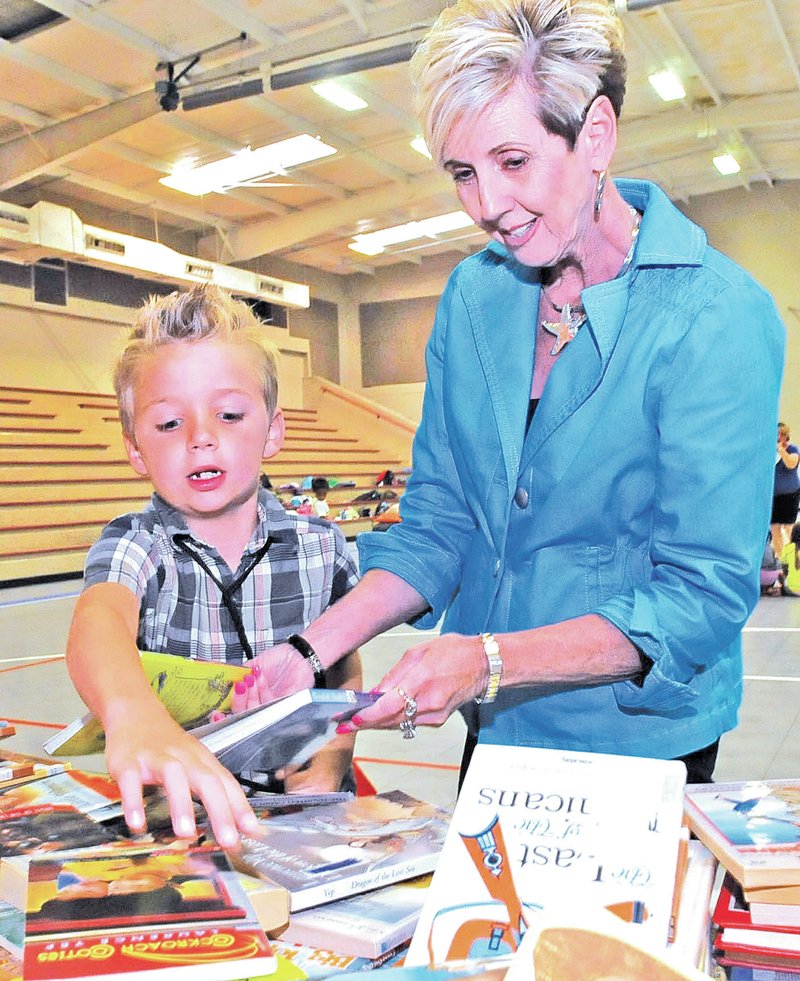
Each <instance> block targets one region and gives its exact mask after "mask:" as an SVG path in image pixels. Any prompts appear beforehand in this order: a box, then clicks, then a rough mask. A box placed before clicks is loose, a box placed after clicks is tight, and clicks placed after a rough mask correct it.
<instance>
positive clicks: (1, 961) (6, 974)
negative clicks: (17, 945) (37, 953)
mask: <svg viewBox="0 0 800 981" xmlns="http://www.w3.org/2000/svg"><path fill="white" fill-rule="evenodd" d="M0 981H23V978H22V960H21V958H19V957H17V955H16V954H12V953H11V952H10V951H8V950H0Z"/></svg>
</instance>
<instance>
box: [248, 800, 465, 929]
mask: <svg viewBox="0 0 800 981" xmlns="http://www.w3.org/2000/svg"><path fill="white" fill-rule="evenodd" d="M449 819H450V815H449V814H448V813H447V812H446V811H444V810H442V809H440V808H438V807H435V806H434V805H433V804H426V803H425V802H423V801H421V800H417V799H416V798H414V797H410V796H409V795H408V794H405V793H403V792H402V791H399V790H393V791H389V792H386V793H382V794H373V795H370V796H366V797H354V798H353V799H352V800H349V801H345V802H343V803H340V804H329V805H327V806H325V807H313V808H310V809H307V810H304V811H298V812H294V813H292V814H273V815H271V816H269V817H265V818H261V819H260V820H259V831H258V834H257V835H245V836H243V837H242V846H241V849H240V850H239V851H238V852H235V853H231V859H232V861H233V862H234V863H235V864H236V865H237V867H239V868H241V870H242V871H244V872H248V873H250V874H251V875H258V876H263V877H264V878H267V879H270V880H272V881H273V882H277V883H278V884H279V885H282V886H285V888H286V889H288V891H289V907H290V909H291V911H292V912H293V913H294V912H296V911H298V910H303V909H308V908H309V907H311V906H317V905H319V904H320V903H328V902H332V901H333V900H335V899H341V898H343V897H345V896H351V895H353V894H355V893H361V892H366V891H368V890H370V889H376V888H378V887H379V886H385V885H389V884H391V883H394V882H400V881H402V880H405V879H412V878H414V876H418V875H422V874H423V873H425V872H431V871H433V868H434V866H435V865H436V861H437V859H438V857H439V852H440V851H441V848H442V842H443V841H444V837H445V833H446V831H447V825H448V822H449Z"/></svg>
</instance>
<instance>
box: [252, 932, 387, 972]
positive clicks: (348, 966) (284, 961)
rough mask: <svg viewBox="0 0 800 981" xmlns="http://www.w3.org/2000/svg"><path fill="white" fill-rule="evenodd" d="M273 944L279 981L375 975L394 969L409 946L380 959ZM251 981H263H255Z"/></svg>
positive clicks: (307, 947) (382, 955)
mask: <svg viewBox="0 0 800 981" xmlns="http://www.w3.org/2000/svg"><path fill="white" fill-rule="evenodd" d="M271 943H272V949H273V951H274V952H275V956H276V958H277V961H278V968H277V971H276V973H275V981H282V979H285V981H289V979H292V981H295V979H308V981H320V979H322V978H330V977H337V976H338V975H340V974H351V973H355V972H358V973H363V972H364V971H374V970H376V969H377V968H379V967H390V966H391V965H392V964H393V963H395V961H397V960H399V959H400V958H401V957H402V956H403V954H404V953H405V946H403V947H400V948H398V949H397V950H392V951H388V952H387V953H384V954H381V955H379V956H378V957H356V956H355V955H353V954H342V953H337V952H336V951H334V950H325V949H324V948H322V947H311V946H307V945H305V944H294V943H287V942H286V941H285V940H284V939H283V938H280V939H278V940H272V941H271ZM392 977H394V975H392ZM251 981H260V979H258V978H251Z"/></svg>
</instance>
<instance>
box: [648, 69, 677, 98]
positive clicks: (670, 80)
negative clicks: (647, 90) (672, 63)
mask: <svg viewBox="0 0 800 981" xmlns="http://www.w3.org/2000/svg"><path fill="white" fill-rule="evenodd" d="M647 81H648V82H649V83H650V84H651V85H652V86H653V88H654V89H655V90H656V93H657V94H658V96H659V97H660V98H662V99H663V100H664V102H674V101H675V100H676V99H685V98H686V89H684V87H683V83H682V82H681V80H680V79H679V78H678V76H677V75H676V74H675V72H672V71H669V70H666V71H663V72H654V73H653V74H652V75H648V76H647Z"/></svg>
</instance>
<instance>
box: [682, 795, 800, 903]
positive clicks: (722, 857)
mask: <svg viewBox="0 0 800 981" xmlns="http://www.w3.org/2000/svg"><path fill="white" fill-rule="evenodd" d="M685 805H686V814H687V817H688V819H689V822H690V824H691V828H692V831H694V833H695V834H696V835H697V837H698V838H699V839H700V840H701V841H702V842H703V843H704V844H705V845H706V847H707V848H709V849H710V850H711V851H712V852H713V853H714V855H716V857H717V859H718V860H719V861H720V863H721V864H722V865H724V866H725V868H726V869H728V870H729V871H730V872H732V873H733V875H734V877H735V878H736V879H737V881H738V882H740V883H741V884H742V886H743V887H744V889H745V892H749V890H750V889H751V888H757V887H774V886H800V780H759V781H739V782H735V783H717V784H692V785H690V786H688V787H687V788H686V795H685Z"/></svg>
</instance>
